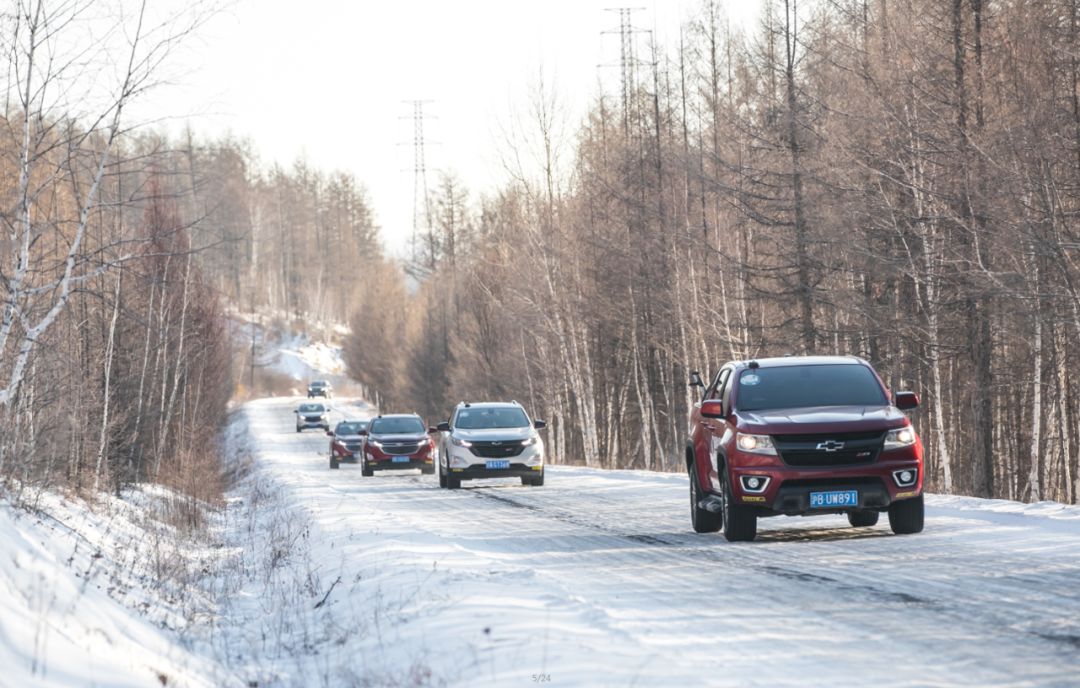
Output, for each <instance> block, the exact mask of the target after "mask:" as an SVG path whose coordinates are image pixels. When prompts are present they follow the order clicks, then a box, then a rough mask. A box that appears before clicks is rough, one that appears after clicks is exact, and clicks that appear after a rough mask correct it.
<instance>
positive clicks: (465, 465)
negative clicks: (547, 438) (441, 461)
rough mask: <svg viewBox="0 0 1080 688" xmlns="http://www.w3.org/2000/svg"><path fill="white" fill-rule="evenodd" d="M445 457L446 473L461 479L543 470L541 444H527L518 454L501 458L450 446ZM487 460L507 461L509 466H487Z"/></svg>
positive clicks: (533, 473) (513, 475) (522, 474)
mask: <svg viewBox="0 0 1080 688" xmlns="http://www.w3.org/2000/svg"><path fill="white" fill-rule="evenodd" d="M446 458H447V464H446V471H447V473H448V474H449V475H453V476H454V477H455V478H461V479H462V480H482V479H485V478H523V477H530V476H536V475H540V473H541V472H542V471H543V470H544V450H543V445H542V444H533V445H529V446H527V447H525V448H524V449H522V451H521V453H520V454H517V455H515V456H509V457H505V458H502V459H493V458H487V457H483V456H477V455H476V454H473V453H472V450H470V449H469V448H468V447H458V446H451V447H450V451H449V453H448V456H447V457H446ZM489 461H509V462H510V466H509V468H488V462H489Z"/></svg>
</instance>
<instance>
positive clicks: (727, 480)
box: [686, 356, 923, 541]
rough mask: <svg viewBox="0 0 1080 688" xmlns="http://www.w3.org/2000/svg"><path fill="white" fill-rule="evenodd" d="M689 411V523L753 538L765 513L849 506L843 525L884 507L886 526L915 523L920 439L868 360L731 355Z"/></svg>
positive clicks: (902, 528) (911, 403)
mask: <svg viewBox="0 0 1080 688" xmlns="http://www.w3.org/2000/svg"><path fill="white" fill-rule="evenodd" d="M690 379H691V385H692V386H696V387H700V388H702V389H703V393H702V398H701V400H700V401H699V402H697V403H696V404H695V405H694V408H693V410H692V411H691V419H690V439H689V441H688V442H687V445H686V468H687V471H688V472H689V475H690V518H691V523H692V525H693V528H694V530H695V531H696V532H699V533H714V532H716V531H718V530H720V529H721V528H723V531H724V536H725V537H726V538H727V539H728V540H732V541H736V540H753V539H754V537H755V536H756V535H757V519H758V518H759V517H764V516H778V515H782V514H786V515H790V516H796V515H800V516H805V515H811V514H835V513H844V514H847V517H848V521H849V522H850V523H851V525H852V526H856V527H865V526H873V525H875V524H877V521H878V515H879V514H880V513H881V512H883V511H884V512H887V513H888V514H889V525H890V527H891V528H892V531H893V532H894V533H918V532H920V531H921V530H922V529H923V495H922V489H923V446H922V441H921V440H920V439H919V436H918V434H917V433H916V432H915V430H914V428H913V427H912V425H911V421H910V420H909V419H908V418H907V416H906V415H905V414H904V413H903V412H904V411H906V410H910V409H913V408H915V407H917V406H918V405H919V398H918V396H916V395H915V394H914V393H913V392H897V393H896V394H890V392H889V390H888V388H887V387H886V386H885V384H884V383H883V382H882V380H881V378H880V377H879V376H878V374H877V373H876V372H875V371H874V369H873V368H872V367H871V366H870V364H869V363H867V362H866V361H864V360H862V359H860V358H855V357H844V356H799V357H785V358H770V359H759V360H756V361H733V362H730V363H727V364H725V365H724V366H723V367H721V368H720V371H719V372H718V373H717V374H716V376H715V377H714V378H713V380H712V382H711V383H709V384H706V383H705V382H703V381H702V380H701V377H700V375H699V374H697V373H692V374H691V376H690Z"/></svg>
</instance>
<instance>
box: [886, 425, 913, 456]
mask: <svg viewBox="0 0 1080 688" xmlns="http://www.w3.org/2000/svg"><path fill="white" fill-rule="evenodd" d="M915 439H916V435H915V429H914V428H913V427H911V426H910V425H909V426H907V427H906V428H897V429H896V430H890V431H889V432H888V433H886V434H885V451H888V450H890V449H900V448H902V447H910V446H911V445H913V444H915Z"/></svg>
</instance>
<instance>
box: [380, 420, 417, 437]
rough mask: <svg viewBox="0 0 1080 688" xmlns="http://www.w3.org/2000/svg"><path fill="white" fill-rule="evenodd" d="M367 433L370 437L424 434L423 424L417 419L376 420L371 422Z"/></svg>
mask: <svg viewBox="0 0 1080 688" xmlns="http://www.w3.org/2000/svg"><path fill="white" fill-rule="evenodd" d="M368 431H369V432H370V433H371V434H372V435H397V434H405V433H421V432H424V424H423V423H421V422H420V419H419V418H416V417H411V418H376V419H375V420H373V421H371V426H370V427H369V429H368Z"/></svg>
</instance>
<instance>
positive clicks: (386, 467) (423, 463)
mask: <svg viewBox="0 0 1080 688" xmlns="http://www.w3.org/2000/svg"><path fill="white" fill-rule="evenodd" d="M398 458H400V457H398ZM408 458H409V460H408V461H394V459H393V457H386V458H380V457H372V456H371V455H370V454H368V459H367V462H366V465H367V467H368V468H370V469H371V470H373V471H404V470H408V469H410V468H419V469H422V470H427V469H432V468H434V467H435V462H434V461H433V460H432V459H431V457H426V458H425V457H421V458H417V457H415V456H410V457H408Z"/></svg>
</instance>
